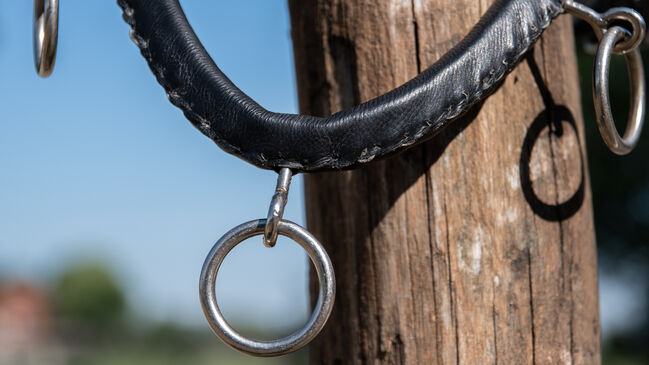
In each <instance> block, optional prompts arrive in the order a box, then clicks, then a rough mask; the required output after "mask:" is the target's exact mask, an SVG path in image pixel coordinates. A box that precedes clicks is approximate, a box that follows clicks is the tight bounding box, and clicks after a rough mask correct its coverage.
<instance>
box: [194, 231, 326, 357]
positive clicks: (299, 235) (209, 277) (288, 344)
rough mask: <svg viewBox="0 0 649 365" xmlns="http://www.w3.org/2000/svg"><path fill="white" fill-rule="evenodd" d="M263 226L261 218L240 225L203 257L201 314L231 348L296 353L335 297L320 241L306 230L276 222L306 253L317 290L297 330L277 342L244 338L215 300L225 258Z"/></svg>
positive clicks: (252, 352) (263, 353) (269, 353)
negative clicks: (310, 309)
mask: <svg viewBox="0 0 649 365" xmlns="http://www.w3.org/2000/svg"><path fill="white" fill-rule="evenodd" d="M265 226H266V220H265V219H259V220H253V221H250V222H247V223H243V224H241V225H239V226H237V227H235V228H233V229H232V230H230V231H229V232H228V233H226V234H225V235H223V237H221V239H219V240H218V242H216V244H215V245H214V247H212V250H211V251H210V253H209V254H208V255H207V258H206V259H205V263H204V264H203V270H202V271H201V278H200V287H199V294H200V298H201V305H202V306H203V312H204V313H205V317H206V318H207V322H208V323H209V325H210V327H211V328H212V330H213V331H214V333H216V335H217V336H219V337H220V338H221V339H222V340H223V341H224V342H225V343H227V344H228V345H230V346H232V347H233V348H234V349H236V350H239V351H241V352H244V353H246V354H249V355H254V356H263V357H268V356H279V355H284V354H287V353H290V352H293V351H296V350H298V349H300V348H301V347H303V346H304V345H306V344H308V343H309V342H310V341H311V340H313V338H314V337H315V336H316V335H317V334H318V333H319V332H320V330H322V328H323V327H324V325H325V323H326V322H327V319H328V318H329V315H330V314H331V310H332V308H333V303H334V297H335V295H336V280H335V277H334V271H333V266H332V265H331V261H330V260H329V256H328V255H327V252H326V251H325V249H324V248H323V247H322V245H320V242H318V240H316V239H315V237H313V236H312V235H311V234H310V233H309V231H307V230H306V229H304V228H302V227H300V226H299V225H297V224H295V223H293V222H290V221H286V220H283V221H280V222H279V224H278V226H277V228H278V231H279V234H281V235H283V236H286V237H289V238H291V239H292V240H294V241H295V242H297V243H298V244H300V246H302V248H303V249H304V250H305V251H306V253H307V254H308V255H309V257H310V258H311V261H312V262H313V265H314V266H315V269H316V272H317V273H318V280H319V281H320V289H319V291H318V302H317V303H316V306H315V310H314V311H313V314H311V318H309V321H308V322H307V324H306V325H305V326H304V328H302V329H301V330H299V331H297V332H295V333H293V334H291V335H289V336H287V337H284V338H281V339H278V340H272V341H261V340H254V339H250V338H247V337H244V336H242V335H240V334H239V333H237V332H236V331H235V330H234V329H232V327H230V325H229V324H228V323H227V321H226V320H225V318H224V317H223V315H222V314H221V311H220V310H219V306H218V304H217V300H216V289H215V287H214V284H215V282H216V275H217V273H218V271H219V267H220V266H221V263H222V262H223V259H225V256H226V255H227V254H228V253H229V252H230V250H232V249H233V248H234V247H235V246H236V245H238V244H239V243H240V242H241V241H243V240H245V239H248V238H250V237H253V236H256V235H259V234H262V233H263V232H264V227H265Z"/></svg>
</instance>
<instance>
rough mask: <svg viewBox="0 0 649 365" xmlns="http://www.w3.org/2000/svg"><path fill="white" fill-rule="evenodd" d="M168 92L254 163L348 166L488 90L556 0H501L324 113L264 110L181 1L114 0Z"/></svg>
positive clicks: (434, 127) (555, 11) (399, 143)
mask: <svg viewBox="0 0 649 365" xmlns="http://www.w3.org/2000/svg"><path fill="white" fill-rule="evenodd" d="M118 3H119V5H120V6H121V7H122V9H123V11H124V15H123V16H124V19H125V20H126V22H128V24H130V26H131V28H132V33H131V36H132V38H133V39H134V41H135V43H136V44H137V45H138V47H139V48H140V50H141V52H142V55H143V56H144V57H145V58H146V60H147V62H148V63H149V67H150V68H151V70H152V71H153V73H154V74H155V75H156V77H157V79H158V82H159V83H160V84H161V85H162V86H163V87H164V89H165V91H166V92H167V95H168V96H169V100H170V101H171V102H172V103H173V104H174V105H176V106H177V107H179V108H180V109H181V110H182V111H183V112H184V113H185V116H186V117H187V119H189V120H190V121H191V122H192V123H193V124H194V126H196V128H198V129H199V130H200V131H201V132H203V133H204V134H205V135H206V136H208V137H209V138H211V139H212V140H213V141H214V142H216V144H217V145H219V146H220V147H221V148H223V149H224V150H225V151H227V152H229V153H232V154H234V155H236V156H238V157H240V158H242V159H244V160H246V161H248V162H250V163H252V164H254V165H256V166H258V167H261V168H266V169H279V168H281V167H288V168H291V169H293V170H295V171H315V170H329V169H342V168H349V167H352V166H355V165H358V164H361V163H365V162H369V161H371V160H373V159H376V158H380V157H382V156H385V155H387V154H390V153H393V152H396V151H399V150H401V149H404V148H406V147H407V146H411V145H413V144H415V143H418V142H420V141H422V140H424V139H426V138H429V137H431V136H433V135H434V134H435V133H436V132H438V131H439V130H440V129H441V128H442V127H444V126H445V125H446V124H447V123H448V122H450V121H452V120H454V119H456V118H458V117H459V116H460V115H461V114H462V113H463V112H464V111H466V110H467V109H468V108H469V107H470V106H471V105H473V104H475V103H476V102H477V101H479V100H481V99H482V98H484V97H486V95H488V94H489V93H490V92H491V91H493V89H494V88H495V87H496V86H497V85H498V84H499V82H500V81H501V80H502V79H503V78H504V77H505V76H506V75H507V74H508V73H509V72H510V71H511V70H512V69H513V68H514V66H515V65H516V64H517V62H518V61H519V60H520V59H521V57H522V55H523V54H524V53H525V52H526V51H527V50H528V49H529V48H530V46H532V45H533V44H534V42H535V41H536V40H537V39H538V38H539V37H540V35H541V33H542V32H543V30H544V29H545V28H547V27H548V26H549V25H550V23H551V22H552V20H553V19H554V18H555V17H556V16H558V15H559V14H560V13H562V12H563V9H562V6H561V1H560V0H497V1H496V3H495V4H494V5H492V6H491V8H490V9H489V10H488V11H487V13H486V14H485V15H484V16H483V17H482V19H481V20H480V21H479V23H478V24H477V25H476V26H475V27H474V28H473V29H472V30H471V32H470V33H469V34H468V35H467V36H466V37H465V38H464V39H463V40H462V41H461V42H460V43H459V44H458V45H456V46H455V47H454V48H453V49H452V50H451V51H449V52H448V53H447V54H445V55H444V56H443V57H442V58H441V59H440V60H439V61H437V62H436V63H435V64H434V65H432V66H431V67H429V68H428V69H426V70H425V71H423V72H422V73H421V74H419V75H418V76H417V77H415V78H414V79H412V80H410V81H408V82H407V83H405V84H404V85H402V86H401V87H399V88H397V89H394V90H392V91H390V92H388V93H387V94H384V95H382V96H379V97H378V98H375V99H373V100H370V101H368V102H366V103H363V104H360V105H358V106H356V107H353V108H351V109H348V110H343V111H341V112H338V113H336V114H333V115H331V116H329V117H327V118H317V117H313V116H308V115H295V114H279V113H273V112H270V111H268V110H266V109H264V108H262V107H261V106H259V104H257V103H256V102H255V101H254V100H252V99H251V98H250V97H248V96H247V95H246V94H244V93H243V92H242V91H241V90H239V89H238V88H237V87H236V86H235V85H234V84H233V83H232V82H231V81H230V80H229V79H228V78H227V77H226V76H225V75H224V74H223V73H222V72H221V70H219V68H218V67H217V66H216V64H215V63H214V61H213V60H212V58H210V56H209V55H208V54H207V52H206V51H205V49H204V48H203V46H202V45H201V43H200V41H199V40H198V38H197V36H196V34H195V33H194V31H193V30H192V28H191V26H190V25H189V23H188V21H187V18H186V17H185V14H184V13H183V11H182V9H181V7H180V4H179V3H178V0H118Z"/></svg>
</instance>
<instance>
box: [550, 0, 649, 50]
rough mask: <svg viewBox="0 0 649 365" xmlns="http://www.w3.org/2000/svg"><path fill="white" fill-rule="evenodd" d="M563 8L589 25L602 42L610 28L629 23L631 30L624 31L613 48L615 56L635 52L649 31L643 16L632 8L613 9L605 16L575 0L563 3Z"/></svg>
mask: <svg viewBox="0 0 649 365" xmlns="http://www.w3.org/2000/svg"><path fill="white" fill-rule="evenodd" d="M563 8H564V9H565V11H566V12H567V13H569V14H572V15H574V16H576V17H577V18H579V19H581V20H583V21H585V22H586V23H588V24H589V25H590V26H591V27H592V28H593V31H594V32H595V35H596V36H597V39H599V40H601V39H602V37H603V36H604V33H605V32H606V30H607V29H609V28H610V27H612V26H614V25H616V26H619V24H620V23H621V22H622V23H627V24H628V25H631V30H627V29H624V28H622V29H623V30H624V35H623V37H622V39H620V40H618V43H616V44H615V46H614V48H613V53H615V54H627V53H631V52H633V51H634V50H635V49H636V48H637V47H638V46H639V45H640V44H642V41H643V40H644V38H645V36H646V31H647V24H646V23H645V21H644V19H643V18H642V15H640V13H638V12H637V11H635V10H633V9H631V8H612V9H610V10H608V11H606V12H605V13H603V14H600V13H598V12H596V11H595V10H593V9H591V8H589V7H587V6H585V5H583V4H580V3H578V2H576V1H573V0H568V1H565V2H564V3H563Z"/></svg>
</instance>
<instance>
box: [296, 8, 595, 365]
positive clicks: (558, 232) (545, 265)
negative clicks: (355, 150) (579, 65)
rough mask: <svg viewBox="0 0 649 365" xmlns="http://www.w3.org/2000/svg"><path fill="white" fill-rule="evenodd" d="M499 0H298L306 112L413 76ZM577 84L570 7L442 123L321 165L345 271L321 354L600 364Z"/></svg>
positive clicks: (308, 180)
mask: <svg viewBox="0 0 649 365" xmlns="http://www.w3.org/2000/svg"><path fill="white" fill-rule="evenodd" d="M491 3H492V0H482V1H476V0H381V1H377V0H289V4H290V5H289V6H290V11H291V18H292V36H293V41H294V49H295V62H296V68H297V80H298V89H299V100H300V109H301V112H302V113H310V114H313V115H320V116H324V115H328V114H330V113H333V112H335V111H338V110H340V109H342V108H346V107H350V106H352V105H355V104H357V103H360V102H362V101H366V100H368V99H370V98H372V97H375V96H377V95H379V94H381V93H384V92H386V91H388V90H390V89H392V88H394V87H396V86H398V85H400V84H402V83H403V82H405V81H407V80H409V79H410V78H412V77H414V76H415V75H416V74H417V73H418V72H419V71H421V70H422V69H424V68H425V67H427V66H428V65H430V64H432V63H433V62H434V61H435V60H437V59H438V58H439V57H440V56H441V55H442V54H443V53H444V52H446V51H447V50H448V49H450V48H451V47H452V46H453V45H454V44H456V43H458V41H459V40H460V39H461V38H462V37H463V36H464V35H465V34H466V33H467V32H468V31H469V29H470V28H471V27H472V26H473V25H474V24H475V23H476V22H477V21H478V19H479V17H480V16H481V15H482V14H483V13H484V12H485V11H486V9H487V7H488V6H489V5H490V4H491ZM495 46H497V45H495ZM577 79H578V76H577V70H576V62H575V52H574V40H573V34H572V27H571V20H570V19H569V17H567V16H563V17H562V18H560V19H559V20H557V21H555V23H554V24H553V25H552V26H551V27H550V29H549V30H547V31H546V33H545V34H544V36H543V39H542V40H541V41H540V42H538V43H537V45H536V47H535V48H534V50H533V52H532V53H530V56H528V57H527V58H526V60H524V61H523V62H521V63H520V64H519V65H518V67H517V68H516V70H515V71H514V72H513V73H512V74H511V75H510V76H509V77H507V79H506V81H505V82H504V84H503V85H502V87H500V89H499V90H498V91H497V92H496V93H495V94H494V95H492V96H491V97H490V98H489V99H488V100H487V101H486V102H484V103H483V104H481V105H479V106H477V107H475V108H473V110H472V111H471V112H469V113H468V115H466V117H465V118H464V119H463V120H461V121H458V122H457V123H455V124H454V125H453V126H451V127H449V128H448V129H446V130H445V132H444V133H443V134H442V135H440V136H438V137H436V138H434V139H432V140H431V141H429V142H427V143H425V144H423V145H419V146H417V147H415V148H412V149H410V150H408V151H406V152H405V153H402V154H399V155H397V156H394V157H392V158H390V159H388V160H385V161H379V162H374V163H371V164H370V165H368V166H366V167H363V168H360V169H357V170H353V171H344V172H334V173H317V174H312V175H307V176H306V177H305V185H306V187H305V188H306V204H307V222H308V227H309V229H310V230H311V231H312V232H314V234H315V235H316V236H317V237H318V238H319V239H320V240H321V241H322V243H323V244H324V245H325V246H326V248H327V250H328V252H329V254H330V255H331V257H332V261H333V264H334V267H335V269H336V275H337V283H338V292H337V298H336V305H335V309H334V312H333V314H332V317H331V319H330V320H329V323H328V325H327V327H326V328H325V330H324V331H323V332H322V334H320V336H319V337H318V338H317V339H316V340H315V341H314V342H313V344H312V346H311V362H312V363H313V364H496V363H498V364H598V363H599V362H600V333H599V319H598V300H597V262H596V248H595V236H594V230H593V215H592V205H591V196H590V189H589V181H588V168H587V166H586V157H585V151H584V139H583V138H584V137H583V131H582V114H581V109H580V98H579V90H578V82H577V81H578V80H577ZM447 87H453V85H447ZM312 283H313V281H312ZM312 287H313V285H312Z"/></svg>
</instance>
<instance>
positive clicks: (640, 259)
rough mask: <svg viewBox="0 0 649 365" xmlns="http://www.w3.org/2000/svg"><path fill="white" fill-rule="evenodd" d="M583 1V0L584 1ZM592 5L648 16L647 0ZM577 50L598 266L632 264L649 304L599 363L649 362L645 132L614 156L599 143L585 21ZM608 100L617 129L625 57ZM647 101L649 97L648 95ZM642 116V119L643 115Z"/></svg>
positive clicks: (622, 113) (616, 65) (616, 67)
mask: <svg viewBox="0 0 649 365" xmlns="http://www.w3.org/2000/svg"><path fill="white" fill-rule="evenodd" d="M584 2H588V1H584ZM588 5H590V6H593V7H594V8H595V9H596V10H597V11H605V10H607V9H610V8H612V7H618V6H629V7H632V8H634V9H636V10H638V11H640V12H641V13H642V14H643V15H644V17H645V19H647V18H648V17H649V1H647V0H596V1H592V0H591V1H589V2H588ZM576 31H577V51H578V52H577V53H578V62H579V72H580V81H581V90H582V106H583V111H584V123H585V133H586V140H587V143H586V148H587V153H588V164H589V170H590V176H591V188H592V193H593V195H592V196H593V208H594V215H595V230H596V234H597V244H598V256H599V265H600V267H601V268H602V269H603V270H605V271H606V272H609V273H615V271H616V270H621V269H627V268H629V267H630V268H632V269H633V270H634V271H636V272H637V275H636V277H637V278H638V281H639V282H640V283H641V284H642V285H644V288H645V289H644V290H643V291H642V292H638V293H637V296H638V300H639V301H640V300H641V299H640V298H644V300H645V303H647V305H648V307H647V308H646V310H645V311H644V312H645V313H646V314H645V316H644V317H643V318H637V324H636V326H635V328H633V329H630V330H629V331H627V332H626V333H616V334H613V336H612V337H611V338H610V339H609V340H608V341H607V343H604V344H603V346H602V347H603V355H604V356H603V360H604V364H629V365H636V364H637V365H640V364H645V365H646V364H649V300H647V298H649V133H648V132H647V128H646V127H647V126H646V124H645V131H644V133H643V134H642V137H641V139H640V142H639V143H638V146H637V147H636V149H635V150H634V151H633V152H632V153H631V154H629V155H627V156H616V155H614V154H613V153H611V152H610V151H609V150H608V148H607V147H606V146H605V145H604V142H603V141H602V139H601V137H600V134H599V131H598V130H597V126H596V123H595V113H594V106H593V97H592V94H591V92H590V90H592V70H593V62H594V56H593V55H592V54H589V53H588V52H585V49H588V48H590V49H592V48H593V47H592V46H593V45H595V42H596V40H595V39H594V37H593V34H592V33H593V32H592V30H590V27H589V26H588V25H586V24H585V23H583V22H580V23H579V24H577V26H576ZM647 45H648V42H645V47H644V50H643V61H644V64H645V79H646V80H647V81H649V77H648V76H649V73H647V65H649V50H648V49H647ZM610 96H611V105H612V111H613V115H614V118H615V120H616V125H617V127H618V130H620V133H622V132H623V131H624V130H625V128H626V121H627V117H628V110H629V100H630V93H629V81H628V76H627V70H626V65H625V60H624V57H621V56H614V57H613V58H612V61H611V78H610ZM648 102H649V98H648ZM646 119H647V118H646V117H645V121H646Z"/></svg>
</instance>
